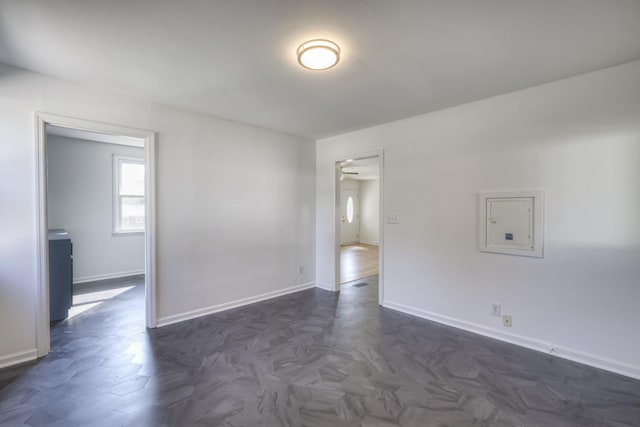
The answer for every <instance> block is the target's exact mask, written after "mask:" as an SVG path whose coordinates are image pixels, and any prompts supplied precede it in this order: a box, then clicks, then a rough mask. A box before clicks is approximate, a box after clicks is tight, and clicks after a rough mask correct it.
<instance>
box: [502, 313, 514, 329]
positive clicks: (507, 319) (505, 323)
mask: <svg viewBox="0 0 640 427" xmlns="http://www.w3.org/2000/svg"><path fill="white" fill-rule="evenodd" d="M502 326H504V327H505V328H510V327H512V326H513V323H511V315H510V314H505V315H504V316H502Z"/></svg>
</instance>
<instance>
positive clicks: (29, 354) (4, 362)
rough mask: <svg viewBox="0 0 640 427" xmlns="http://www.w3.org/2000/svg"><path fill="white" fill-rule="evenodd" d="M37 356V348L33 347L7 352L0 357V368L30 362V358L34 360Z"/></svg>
mask: <svg viewBox="0 0 640 427" xmlns="http://www.w3.org/2000/svg"><path fill="white" fill-rule="evenodd" d="M37 358H38V350H36V349H35V348H34V349H32V350H27V351H21V352H19V353H13V354H9V355H7V356H2V357H0V368H6V367H8V366H13V365H19V364H21V363H25V362H31V361H32V360H36V359H37Z"/></svg>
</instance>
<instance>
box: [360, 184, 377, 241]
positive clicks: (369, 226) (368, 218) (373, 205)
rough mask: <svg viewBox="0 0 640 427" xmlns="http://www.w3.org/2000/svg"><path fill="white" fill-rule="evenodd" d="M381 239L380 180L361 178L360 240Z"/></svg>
mask: <svg viewBox="0 0 640 427" xmlns="http://www.w3.org/2000/svg"><path fill="white" fill-rule="evenodd" d="M379 241H380V180H379V179H363V180H360V242H361V243H368V244H370V245H377V244H378V243H379Z"/></svg>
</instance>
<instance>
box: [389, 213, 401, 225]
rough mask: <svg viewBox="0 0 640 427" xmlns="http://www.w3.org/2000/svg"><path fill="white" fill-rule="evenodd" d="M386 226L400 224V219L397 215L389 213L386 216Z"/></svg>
mask: <svg viewBox="0 0 640 427" xmlns="http://www.w3.org/2000/svg"><path fill="white" fill-rule="evenodd" d="M387 224H400V218H399V217H398V214H395V213H391V214H389V215H387Z"/></svg>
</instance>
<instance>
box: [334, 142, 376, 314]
mask: <svg viewBox="0 0 640 427" xmlns="http://www.w3.org/2000/svg"><path fill="white" fill-rule="evenodd" d="M381 218H382V152H379V153H375V154H370V155H366V156H353V158H349V159H346V160H341V161H338V162H336V231H337V233H336V234H337V235H336V290H339V289H340V288H341V287H345V286H366V285H369V284H374V286H375V284H377V288H378V300H379V302H381V301H382V289H383V280H382V277H381V276H382V268H381V267H382V250H381V248H382V220H381ZM365 282H366V284H365Z"/></svg>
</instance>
